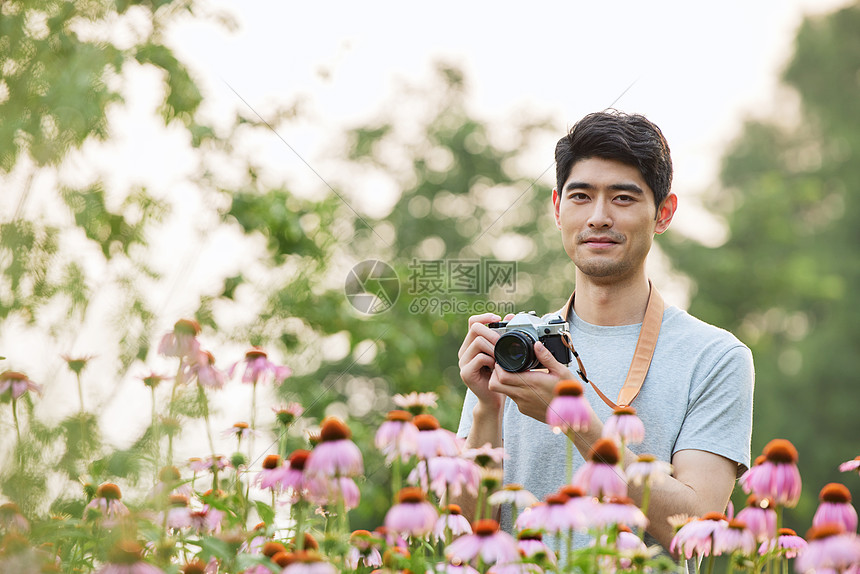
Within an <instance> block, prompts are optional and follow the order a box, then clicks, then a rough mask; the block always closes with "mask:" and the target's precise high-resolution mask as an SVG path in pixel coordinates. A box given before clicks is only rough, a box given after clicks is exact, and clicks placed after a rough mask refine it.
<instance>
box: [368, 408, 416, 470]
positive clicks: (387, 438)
mask: <svg viewBox="0 0 860 574" xmlns="http://www.w3.org/2000/svg"><path fill="white" fill-rule="evenodd" d="M374 443H375V444H376V448H378V449H379V450H381V451H382V453H383V454H384V455H385V462H387V463H389V464H390V463H391V462H392V461H393V460H394V459H395V458H398V457H399V458H400V460H402V461H403V462H406V461H408V460H409V458H410V457H411V456H412V455H414V454H415V452H416V450H417V449H418V428H417V427H416V426H415V425H414V424H412V415H411V414H409V413H408V412H406V411H389V412H388V415H387V416H386V417H385V422H384V423H382V424H381V425H379V430H377V431H376V437H375V439H374Z"/></svg>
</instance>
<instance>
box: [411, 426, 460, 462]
mask: <svg viewBox="0 0 860 574" xmlns="http://www.w3.org/2000/svg"><path fill="white" fill-rule="evenodd" d="M412 422H413V423H414V424H415V426H416V427H418V431H419V432H418V437H417V439H416V440H417V445H418V448H417V450H416V454H417V455H418V458H420V459H422V460H427V459H430V458H433V457H437V456H457V455H458V454H460V451H461V450H462V449H461V441H460V439H458V438H457V435H455V434H454V433H452V432H451V431H449V430H448V429H443V428H441V427H440V426H439V421H438V420H436V417H434V416H433V415H417V416H416V417H415V418H414V419H412Z"/></svg>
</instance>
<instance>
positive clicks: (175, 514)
mask: <svg viewBox="0 0 860 574" xmlns="http://www.w3.org/2000/svg"><path fill="white" fill-rule="evenodd" d="M168 504H169V506H170V508H169V509H168V510H167V515H166V516H164V515H162V517H161V518H159V520H158V522H159V523H161V522H162V521H163V522H164V523H165V524H166V525H167V527H168V528H176V529H181V528H188V527H189V526H191V524H192V520H191V508H190V507H189V505H188V497H187V496H185V495H184V494H172V495H170V497H169V499H168Z"/></svg>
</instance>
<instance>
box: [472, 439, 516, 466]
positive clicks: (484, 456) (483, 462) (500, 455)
mask: <svg viewBox="0 0 860 574" xmlns="http://www.w3.org/2000/svg"><path fill="white" fill-rule="evenodd" d="M460 456H462V457H463V458H467V459H469V460H474V461H475V463H476V464H478V465H479V466H482V467H487V466H491V465H499V464H502V461H503V460H505V459H506V458H508V455H507V454H505V449H504V447H497V448H494V447H493V446H492V445H490V443H485V444H484V445H483V446H481V447H479V448H467V449H466V450H464V451H463V453H462V454H461V455H460Z"/></svg>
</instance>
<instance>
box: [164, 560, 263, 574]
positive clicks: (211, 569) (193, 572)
mask: <svg viewBox="0 0 860 574" xmlns="http://www.w3.org/2000/svg"><path fill="white" fill-rule="evenodd" d="M179 571H180V572H182V574H218V562H217V561H216V560H215V557H214V556H213V557H212V558H210V559H209V562H203V561H202V560H199V559H194V560H191V561H190V562H187V563H186V564H185V565H184V566H183V567H182V568H180V569H179ZM271 572H272V571H271V570H269V569H268V568H266V571H265V572H263V571H262V570H261V571H258V572H254V573H253V574H271ZM245 574H251V573H250V572H248V571H247V570H246V571H245Z"/></svg>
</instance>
